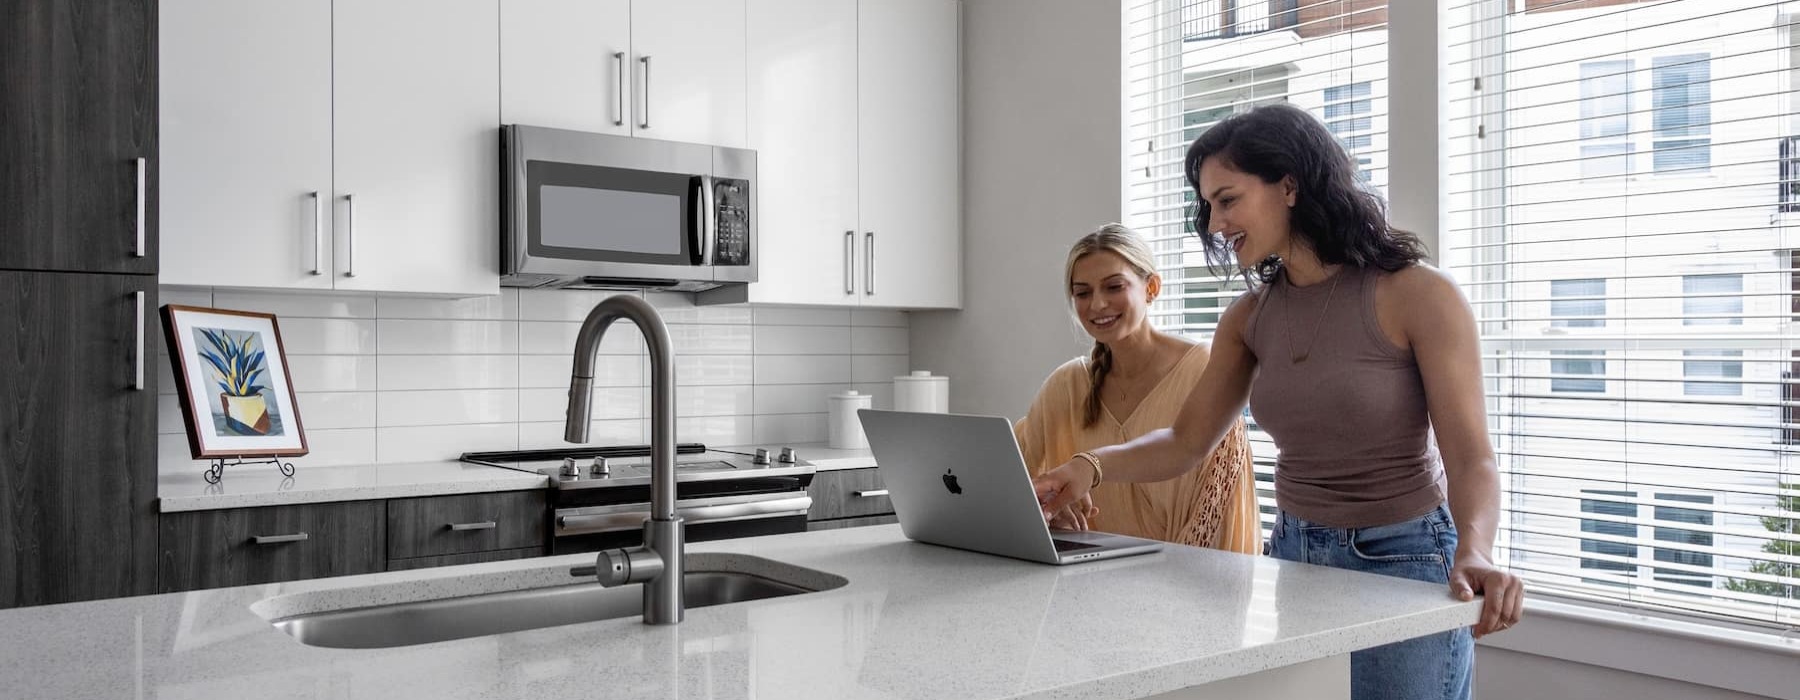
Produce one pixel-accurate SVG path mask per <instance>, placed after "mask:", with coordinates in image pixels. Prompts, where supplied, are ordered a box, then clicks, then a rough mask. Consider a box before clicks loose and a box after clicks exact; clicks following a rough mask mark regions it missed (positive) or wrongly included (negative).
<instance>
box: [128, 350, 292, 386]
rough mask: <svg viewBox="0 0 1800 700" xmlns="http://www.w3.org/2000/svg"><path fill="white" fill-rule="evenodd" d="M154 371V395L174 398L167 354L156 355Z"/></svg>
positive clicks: (172, 364)
mask: <svg viewBox="0 0 1800 700" xmlns="http://www.w3.org/2000/svg"><path fill="white" fill-rule="evenodd" d="M288 364H290V365H292V364H293V358H291V357H290V358H288ZM154 371H155V372H156V393H157V394H158V395H161V394H168V395H170V396H174V395H175V386H176V384H177V383H178V381H177V378H176V376H175V365H174V363H173V362H172V361H170V360H169V356H168V354H167V353H157V355H156V367H155V368H154Z"/></svg>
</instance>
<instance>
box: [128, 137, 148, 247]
mask: <svg viewBox="0 0 1800 700" xmlns="http://www.w3.org/2000/svg"><path fill="white" fill-rule="evenodd" d="M149 175H150V163H149V161H148V160H146V159H144V158H139V159H137V242H136V243H134V244H133V246H132V249H131V257H134V258H141V257H144V207H145V206H146V204H147V203H148V197H147V195H146V193H145V191H144V188H146V187H148V186H149V182H148V180H149Z"/></svg>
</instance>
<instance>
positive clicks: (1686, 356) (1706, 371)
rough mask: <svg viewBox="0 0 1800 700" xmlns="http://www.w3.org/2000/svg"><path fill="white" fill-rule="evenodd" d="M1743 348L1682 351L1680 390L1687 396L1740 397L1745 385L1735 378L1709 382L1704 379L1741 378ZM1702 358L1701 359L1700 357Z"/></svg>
mask: <svg viewBox="0 0 1800 700" xmlns="http://www.w3.org/2000/svg"><path fill="white" fill-rule="evenodd" d="M1743 356H1744V351H1742V350H1683V351H1681V357H1682V360H1681V376H1682V377H1683V378H1685V379H1687V381H1684V382H1682V383H1681V393H1682V394H1685V395H1687V396H1742V395H1743V394H1744V385H1743V384H1742V383H1739V382H1737V381H1730V382H1708V381H1695V380H1705V379H1732V380H1737V379H1743V377H1744V361H1743V360H1741V359H1732V358H1741V357H1743ZM1702 358H1703V359H1702Z"/></svg>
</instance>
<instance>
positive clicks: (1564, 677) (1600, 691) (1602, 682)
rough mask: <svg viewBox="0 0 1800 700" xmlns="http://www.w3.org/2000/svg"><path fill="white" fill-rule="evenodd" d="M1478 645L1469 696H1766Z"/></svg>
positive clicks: (1695, 699)
mask: <svg viewBox="0 0 1800 700" xmlns="http://www.w3.org/2000/svg"><path fill="white" fill-rule="evenodd" d="M1480 650H1481V651H1480V653H1479V654H1477V656H1476V664H1475V697H1476V698H1478V699H1479V700H1545V699H1546V698H1580V699H1581V700H1757V699H1759V698H1766V697H1767V696H1764V695H1746V694H1744V693H1738V692H1734V691H1730V690H1721V689H1719V688H1712V687H1708V686H1704V685H1694V684H1692V683H1682V682H1680V681H1672V680H1669V679H1667V678H1657V677H1655V676H1646V675H1641V674H1637V673H1632V672H1630V671H1620V670H1616V669H1611V668H1606V667H1604V666H1591V665H1588V664H1582V663H1576V662H1573V661H1564V660H1562V659H1556V658H1551V657H1548V656H1538V655H1536V654H1524V653H1520V652H1516V651H1508V650H1505V649H1496V648H1494V647H1487V646H1484V647H1480Z"/></svg>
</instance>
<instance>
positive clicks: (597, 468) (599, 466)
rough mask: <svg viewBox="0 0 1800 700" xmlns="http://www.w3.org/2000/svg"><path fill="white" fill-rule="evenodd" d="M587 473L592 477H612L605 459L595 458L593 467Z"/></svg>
mask: <svg viewBox="0 0 1800 700" xmlns="http://www.w3.org/2000/svg"><path fill="white" fill-rule="evenodd" d="M589 472H590V473H591V474H593V475H594V476H612V467H609V466H607V464H606V458H605V457H595V458H594V466H593V468H592V469H590V470H589Z"/></svg>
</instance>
